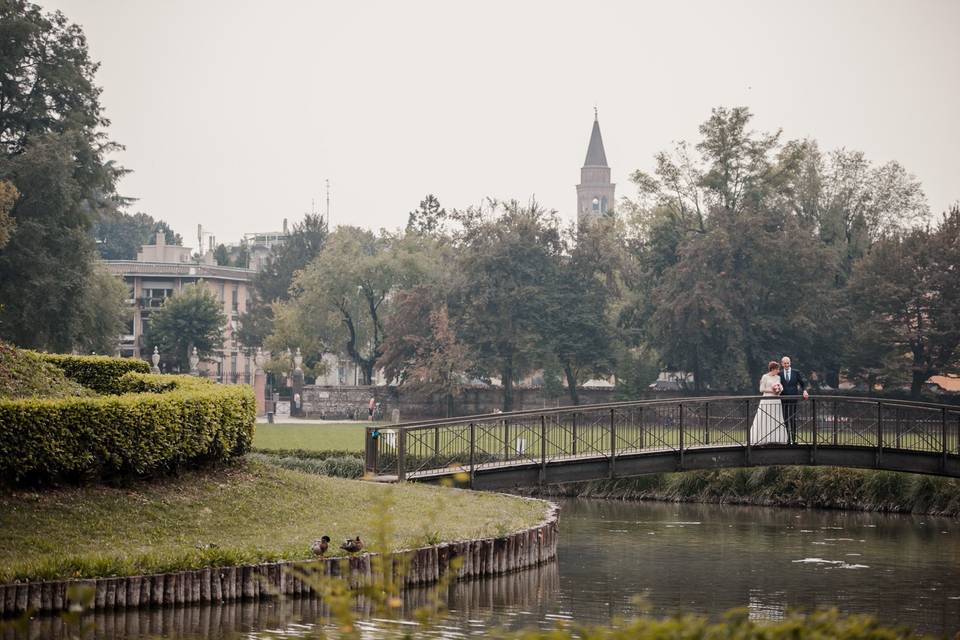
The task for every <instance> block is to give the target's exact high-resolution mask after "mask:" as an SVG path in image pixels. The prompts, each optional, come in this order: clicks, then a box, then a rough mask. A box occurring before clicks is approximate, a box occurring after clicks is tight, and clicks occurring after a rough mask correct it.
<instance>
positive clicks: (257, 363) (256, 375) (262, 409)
mask: <svg viewBox="0 0 960 640" xmlns="http://www.w3.org/2000/svg"><path fill="white" fill-rule="evenodd" d="M264 362H266V358H265V356H264V354H263V349H261V348H260V347H257V355H255V356H254V357H253V364H254V367H255V368H254V370H253V395H254V396H255V397H256V400H257V415H258V416H265V415H266V414H267V402H266V394H267V374H266V373H265V372H264V371H263V363H264Z"/></svg>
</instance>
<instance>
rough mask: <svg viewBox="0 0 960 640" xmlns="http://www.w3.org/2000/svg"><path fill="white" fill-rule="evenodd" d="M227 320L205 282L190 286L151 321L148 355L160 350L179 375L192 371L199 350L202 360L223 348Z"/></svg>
mask: <svg viewBox="0 0 960 640" xmlns="http://www.w3.org/2000/svg"><path fill="white" fill-rule="evenodd" d="M226 324H227V318H226V316H225V315H224V314H223V305H222V304H221V303H220V301H219V300H218V299H217V296H216V295H215V294H214V293H213V292H212V291H211V290H210V289H209V288H208V287H207V285H206V283H205V282H204V281H203V280H200V281H199V282H197V283H196V284H192V285H188V286H186V287H184V289H183V290H182V291H181V292H180V293H178V294H177V295H174V296H173V297H170V298H167V299H166V300H165V301H164V303H163V306H162V307H160V309H159V310H157V311H155V312H153V314H152V315H151V317H150V325H149V328H148V330H147V335H146V336H144V343H145V345H146V347H147V350H148V351H153V347H157V348H159V349H160V353H161V354H163V359H164V361H165V362H168V363H171V364H172V366H173V368H175V369H176V370H177V371H180V372H183V373H186V372H187V371H189V370H190V354H191V352H192V351H193V348H194V347H196V349H197V354H198V355H199V356H200V358H202V359H208V358H209V357H210V356H211V355H212V354H213V353H214V352H215V351H216V350H218V349H222V348H223V328H224V326H225V325H226Z"/></svg>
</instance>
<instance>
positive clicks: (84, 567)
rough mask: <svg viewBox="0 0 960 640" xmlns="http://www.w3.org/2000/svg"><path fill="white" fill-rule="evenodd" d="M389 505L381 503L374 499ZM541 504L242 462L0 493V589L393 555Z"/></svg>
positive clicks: (523, 518) (506, 528) (525, 520)
mask: <svg viewBox="0 0 960 640" xmlns="http://www.w3.org/2000/svg"><path fill="white" fill-rule="evenodd" d="M385 498H386V500H387V501H388V502H392V504H387V503H386V502H385V501H384V500H385ZM545 512H546V506H545V503H542V502H539V501H531V500H525V499H520V498H515V497H509V496H504V495H500V494H491V493H473V492H467V491H453V490H450V489H444V488H442V487H432V486H426V485H418V484H406V485H402V486H396V485H383V484H377V483H373V482H363V481H358V480H343V479H339V478H329V477H323V476H316V475H309V474H305V473H299V472H295V471H288V470H285V469H279V468H276V467H272V466H268V465H262V464H255V463H247V464H245V465H240V466H239V467H234V468H226V469H221V470H217V471H204V472H201V471H198V472H191V473H185V474H184V475H182V476H180V477H178V478H176V479H167V480H163V481H152V482H147V481H140V482H135V483H132V484H129V485H127V486H124V487H108V486H103V485H94V486H87V487H80V488H69V489H54V490H46V491H17V492H12V493H11V492H6V493H0V582H9V581H12V580H15V579H20V580H24V579H26V580H34V579H55V578H68V577H100V576H114V575H135V574H144V573H154V572H165V571H178V570H185V569H196V568H201V567H205V566H221V565H234V564H241V563H252V562H261V561H271V560H278V559H305V558H309V557H310V551H309V545H310V542H311V541H313V540H315V539H317V538H319V537H320V536H321V535H324V534H326V535H329V536H330V537H331V538H332V539H333V540H334V541H341V540H344V539H346V538H347V537H353V536H357V535H359V536H361V537H362V538H363V539H365V540H367V541H368V543H369V542H370V541H371V540H373V539H374V537H375V535H376V531H377V527H378V524H377V523H378V522H380V523H382V522H393V523H394V524H395V525H396V526H397V529H398V530H397V531H396V532H395V533H394V535H392V536H391V541H392V545H393V547H394V548H403V547H409V546H416V545H422V544H426V543H427V542H428V541H431V542H436V541H440V540H454V539H462V538H467V537H479V536H490V535H502V534H505V533H507V532H510V531H515V530H518V529H522V528H524V527H528V526H532V525H534V524H535V523H537V522H539V521H540V520H542V519H543V517H544V515H545Z"/></svg>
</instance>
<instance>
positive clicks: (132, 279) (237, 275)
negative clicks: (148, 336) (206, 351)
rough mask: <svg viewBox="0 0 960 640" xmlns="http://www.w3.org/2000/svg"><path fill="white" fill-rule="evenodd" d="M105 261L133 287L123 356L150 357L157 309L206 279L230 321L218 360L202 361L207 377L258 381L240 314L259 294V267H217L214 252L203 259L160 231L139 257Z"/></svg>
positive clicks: (225, 329)
mask: <svg viewBox="0 0 960 640" xmlns="http://www.w3.org/2000/svg"><path fill="white" fill-rule="evenodd" d="M105 264H106V266H107V269H109V271H110V273H112V274H113V275H115V276H117V277H119V278H123V281H124V282H125V283H126V284H127V286H128V287H129V289H130V298H129V300H128V302H129V303H130V305H131V306H132V307H133V310H134V312H133V318H132V320H131V321H130V322H129V324H128V327H127V331H126V332H125V333H124V334H123V335H122V336H121V338H120V345H119V354H120V355H121V356H123V357H129V358H144V359H146V360H149V359H150V355H151V354H150V353H149V352H148V351H150V349H149V347H148V346H147V345H145V344H144V342H143V335H144V333H145V332H146V329H147V327H148V326H149V324H150V315H151V313H153V312H154V311H155V310H157V309H159V308H160V307H161V306H163V301H164V300H166V299H167V298H169V297H170V296H173V295H176V293H177V292H179V291H181V290H182V289H183V288H184V287H185V286H187V285H190V284H194V283H196V282H198V281H200V280H202V281H203V282H204V284H205V285H206V286H207V287H208V288H209V289H210V290H211V291H212V292H213V293H214V295H216V296H217V299H218V300H220V302H221V303H222V304H223V314H224V315H225V316H226V318H227V325H226V327H224V341H223V348H222V349H219V350H218V351H217V352H216V353H215V354H214V356H213V362H202V363H201V364H200V372H201V375H204V376H208V377H210V378H213V379H215V380H217V381H219V382H224V383H237V382H239V383H249V382H251V381H252V378H253V371H254V365H253V359H252V357H249V356H247V355H245V354H244V351H243V345H241V344H240V341H239V338H238V333H237V332H238V329H239V325H240V323H239V320H240V316H241V315H242V314H243V313H244V312H245V311H246V310H247V305H248V304H249V302H248V301H249V300H250V299H251V298H252V296H253V290H252V280H253V276H254V274H255V273H256V271H255V270H253V269H241V268H238V267H221V266H217V265H216V264H214V263H213V256H212V254H211V253H209V252H208V253H207V254H206V255H205V256H204V258H202V259H201V260H200V262H197V261H195V260H194V259H193V257H192V251H191V249H190V247H181V246H178V245H169V244H166V241H165V239H164V235H163V233H158V234H157V240H156V244H147V245H143V247H142V248H141V249H140V251H139V252H138V253H137V259H136V260H107V261H105ZM162 355H163V354H161V366H163V360H162Z"/></svg>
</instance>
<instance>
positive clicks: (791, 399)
mask: <svg viewBox="0 0 960 640" xmlns="http://www.w3.org/2000/svg"><path fill="white" fill-rule="evenodd" d="M780 384H781V385H783V393H781V394H780V404H782V405H783V421H784V422H786V423H787V434H788V437H789V439H790V444H797V398H796V396H800V395H803V392H804V390H805V389H806V388H807V381H806V380H804V379H803V376H802V375H800V372H799V371H797V370H796V369H794V368H791V369H790V373H789V377H788V376H787V370H786V369H780Z"/></svg>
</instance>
